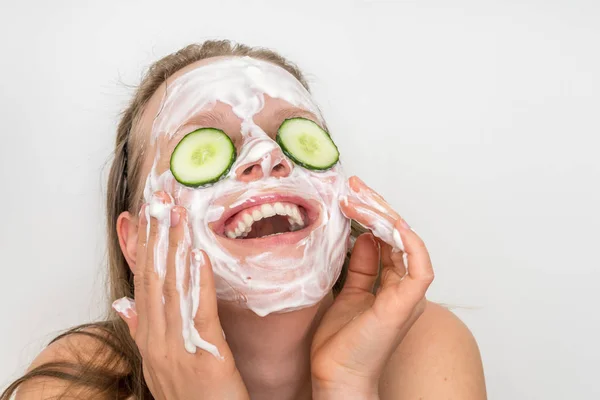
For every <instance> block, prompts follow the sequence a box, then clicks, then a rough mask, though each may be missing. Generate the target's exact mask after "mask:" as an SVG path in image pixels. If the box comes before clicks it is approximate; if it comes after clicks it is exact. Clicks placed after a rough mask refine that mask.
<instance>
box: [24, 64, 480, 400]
mask: <svg viewBox="0 0 600 400" xmlns="http://www.w3.org/2000/svg"><path fill="white" fill-rule="evenodd" d="M212 61H214V59H209V60H203V61H200V62H197V63H195V64H192V65H190V66H188V67H186V68H184V69H183V70H181V71H178V72H177V73H176V74H175V75H174V76H173V77H172V78H170V79H169V80H173V79H174V78H176V77H177V76H179V75H181V74H183V73H185V72H187V71H189V70H190V69H192V68H197V67H199V66H201V65H204V64H206V63H209V62H212ZM164 89H165V88H164V86H163V87H162V88H161V89H159V90H158V91H157V93H155V95H154V96H153V97H152V99H151V100H150V102H149V104H148V105H147V107H146V109H145V111H144V114H143V116H142V119H141V121H140V122H139V125H138V127H137V131H138V134H142V135H149V132H150V128H151V124H152V120H153V118H154V116H155V115H156V113H157V112H158V109H159V106H160V99H161V95H162V93H163V91H164ZM225 111H226V110H225ZM293 111H294V110H290V105H289V104H287V103H286V102H285V101H282V100H278V99H267V101H266V102H265V107H264V108H263V110H261V111H260V113H259V114H257V115H256V116H255V122H256V123H257V124H259V125H260V126H261V127H262V128H263V129H264V130H265V132H267V133H269V134H271V132H272V133H273V136H274V134H275V133H276V130H277V127H278V126H279V124H280V123H281V121H278V120H277V118H275V116H280V115H284V114H286V113H288V114H289V113H290V112H293ZM296 112H297V110H296ZM224 116H225V118H224V119H223V121H222V122H221V124H223V125H222V126H216V127H218V128H220V129H223V130H224V131H225V132H236V131H237V132H239V119H237V117H235V115H233V114H232V113H227V112H224ZM289 116H291V115H286V116H284V117H283V118H281V120H283V119H284V118H285V117H289ZM300 116H306V115H300ZM236 129H237V130H236ZM175 144H176V143H175ZM158 145H159V146H167V148H168V146H172V145H173V144H171V145H170V144H168V143H159V144H158ZM171 150H172V148H171ZM154 152H155V149H148V151H147V154H146V157H145V159H144V164H143V166H142V168H143V171H142V176H146V175H147V174H148V172H149V171H150V167H151V163H152V159H153V156H154ZM161 154H163V155H164V159H161V160H162V161H161V163H160V165H164V168H168V157H169V156H170V151H169V152H168V153H167V152H165V151H162V149H161ZM248 167H250V168H249V171H250V173H249V174H244V173H243V171H241V172H242V173H241V174H240V175H239V179H260V176H255V175H252V174H253V171H256V173H258V169H255V168H252V166H248ZM275 167H277V166H274V169H273V171H274V173H278V174H282V175H281V176H284V175H283V174H285V173H286V172H285V168H280V167H277V168H278V169H275ZM349 183H350V185H351V186H353V187H354V188H363V189H364V190H366V191H367V193H368V194H369V196H370V198H371V199H372V200H374V201H377V202H379V204H381V205H382V206H383V207H384V209H385V210H387V212H386V213H381V212H380V211H377V210H374V211H375V212H377V213H379V214H380V216H381V217H384V218H389V219H390V221H391V222H393V224H394V226H395V228H396V229H397V230H398V232H399V233H400V236H401V238H402V241H403V243H404V245H405V251H406V253H407V255H408V264H409V266H410V269H409V270H408V274H407V271H406V268H405V265H404V262H403V260H402V256H401V253H393V252H392V250H391V247H390V246H389V245H388V244H386V243H383V242H381V241H379V240H376V239H375V238H374V237H373V236H372V235H371V234H365V235H362V236H361V237H360V238H359V239H358V240H357V242H356V245H355V247H354V251H353V256H352V260H351V263H350V269H349V273H348V278H347V281H346V284H345V286H344V289H343V290H342V292H341V294H340V295H339V296H338V297H337V298H336V300H335V301H334V300H333V296H332V295H331V294H330V295H328V296H326V297H325V298H324V299H323V300H322V301H321V302H320V303H319V304H317V305H315V306H312V307H307V308H304V309H301V310H297V311H293V312H289V313H280V314H270V315H268V316H267V317H263V318H261V317H258V316H257V315H255V314H254V313H253V312H251V311H249V310H247V309H243V308H241V307H239V306H237V305H236V304H233V303H226V302H220V301H217V299H216V296H215V292H214V285H213V277H212V270H211V268H210V261H209V260H210V254H203V256H204V257H203V259H204V260H205V262H203V263H196V265H193V267H194V268H200V274H201V282H202V283H201V285H202V287H201V296H202V297H201V300H200V307H199V310H198V314H197V315H196V318H195V325H196V328H197V329H198V331H199V333H200V335H201V336H202V337H203V338H204V339H206V340H207V341H209V342H211V343H213V344H215V345H216V346H217V348H218V349H219V352H220V353H221V354H222V355H223V356H224V360H223V361H221V360H217V359H216V358H214V357H212V356H211V355H210V354H208V353H205V352H203V351H201V350H199V351H197V353H196V354H189V353H187V352H185V350H184V349H183V344H182V338H181V334H180V332H181V318H180V316H179V315H180V314H179V311H178V296H177V295H176V292H175V288H174V283H173V279H169V278H170V277H172V276H173V274H174V273H173V270H174V265H173V262H168V263H167V277H166V278H165V281H164V282H161V281H160V279H158V277H157V276H156V274H155V273H154V269H153V267H152V265H153V264H152V254H153V252H152V251H148V249H152V248H153V243H152V241H153V240H155V232H156V230H157V222H156V220H155V219H154V218H151V220H150V221H146V220H145V218H143V217H142V218H138V216H137V215H131V214H130V213H127V212H125V213H123V214H122V215H121V216H120V217H119V220H118V234H119V237H120V244H121V248H122V251H123V254H124V255H125V258H126V259H127V262H128V263H129V266H130V268H131V269H132V271H133V272H134V274H135V284H136V298H135V301H136V308H137V313H130V314H129V315H128V316H125V315H121V316H122V318H123V319H124V320H125V321H126V322H127V324H128V326H129V328H130V332H131V334H132V337H134V339H135V341H136V343H137V344H138V347H139V348H140V352H141V353H142V356H143V359H144V362H143V366H144V376H145V377H146V380H147V381H148V384H149V387H150V389H151V390H152V392H153V394H154V395H155V397H156V398H158V399H167V398H168V399H184V398H185V399H187V398H195V397H197V396H198V393H202V394H203V395H202V398H219V399H222V398H232V399H234V398H235V399H246V398H252V399H272V398H278V399H309V398H315V399H339V398H344V399H353V398H357V399H379V398H381V399H399V398H402V399H404V398H407V399H409V398H410V399H411V398H422V399H428V398H431V399H441V398H456V399H484V398H486V394H485V384H484V379H483V370H482V365H481V359H480V355H479V351H478V349H477V345H476V343H475V340H474V339H473V337H472V335H471V333H470V332H469V331H468V329H467V328H466V327H465V326H464V324H462V323H461V322H460V321H459V320H458V319H457V318H456V317H455V316H454V315H453V314H452V313H450V312H449V311H448V310H446V309H444V308H442V307H440V306H438V305H436V304H433V303H430V302H427V300H426V299H425V293H426V290H427V288H428V287H429V284H430V283H431V281H432V280H433V269H432V267H431V261H430V259H429V255H428V252H427V249H426V247H425V245H424V244H423V242H422V240H421V239H420V238H419V237H418V236H417V235H416V234H415V233H414V232H413V231H412V230H411V229H410V228H409V227H408V224H407V223H406V222H405V221H404V220H403V219H402V218H400V216H399V215H398V214H397V213H396V212H395V211H394V210H393V209H392V208H391V207H390V206H389V205H388V204H387V203H386V202H385V201H384V200H383V199H382V198H381V197H380V196H379V195H377V194H376V193H374V192H372V191H371V190H370V189H369V188H368V187H367V186H366V185H365V184H364V183H363V182H362V181H360V180H359V179H357V178H351V180H350V182H349ZM158 195H159V196H160V195H161V194H160V193H159V194H158ZM340 207H341V208H342V210H343V212H344V213H345V214H346V215H347V216H348V217H350V218H353V219H356V220H358V221H359V222H361V223H362V224H363V225H365V226H367V227H368V226H370V224H371V223H372V221H369V219H368V218H366V217H365V214H364V213H361V208H365V207H368V205H366V204H360V203H357V202H348V204H344V203H341V204H340ZM173 213H174V214H173V218H172V219H173V220H174V221H176V223H174V224H172V227H171V232H170V240H171V244H172V246H171V248H172V249H175V248H176V240H177V238H178V237H180V236H181V234H182V226H183V224H184V223H186V221H187V215H186V212H185V209H183V208H181V207H175V209H174V210H173ZM148 223H149V224H150V232H151V235H150V237H149V239H148V240H149V241H150V242H151V243H146V242H145V241H146V235H145V234H139V233H140V232H142V233H145V232H146V224H148ZM173 241H175V242H173ZM189 251H191V249H189ZM236 251H242V252H243V251H244V249H243V247H242V248H237V249H236ZM380 259H381V261H382V263H383V269H382V271H381V277H382V278H381V285H380V287H379V289H378V291H377V294H376V295H373V294H372V289H373V286H374V284H375V280H376V277H377V275H378V272H379V271H378V265H379V260H380ZM162 295H164V297H165V303H164V304H163V303H162V301H161V297H162ZM221 329H222V330H223V331H224V332H225V334H226V338H227V340H225V339H224V338H223V336H222V334H221ZM71 340H72V339H69V338H65V339H64V340H63V341H60V342H58V343H55V344H53V345H52V346H50V347H48V348H47V349H46V350H45V351H44V352H43V353H42V354H41V355H40V356H39V357H38V359H36V361H35V362H34V364H33V366H35V365H39V363H42V362H44V361H48V360H53V361H56V360H57V359H68V357H69V356H68V352H66V351H65V349H66V346H68V345H73V343H70V341H71ZM78 340H79V342H77V343H75V344H74V345H75V346H76V347H78V348H85V347H88V346H91V343H87V342H86V341H85V340H82V339H81V338H80V339H78ZM234 360H235V362H234ZM44 383H45V385H44V386H43V387H44V388H45V389H43V390H45V392H43V390H42V389H41V388H42V386H40V383H39V382H38V383H37V385H38V386H35V384H29V385H26V386H27V388H26V389H25V390H22V391H21V392H23V393H29V395H30V396H32V397H27V396H28V394H22V395H20V396H22V397H19V398H23V399H30V398H47V397H46V396H47V395H48V396H49V395H50V394H51V393H52V392H53V391H54V393H58V392H56V391H58V390H60V387H61V386H60V384H58V383H56V382H54V383H52V382H44ZM42 393H45V394H44V395H42ZM35 396H38V397H35Z"/></svg>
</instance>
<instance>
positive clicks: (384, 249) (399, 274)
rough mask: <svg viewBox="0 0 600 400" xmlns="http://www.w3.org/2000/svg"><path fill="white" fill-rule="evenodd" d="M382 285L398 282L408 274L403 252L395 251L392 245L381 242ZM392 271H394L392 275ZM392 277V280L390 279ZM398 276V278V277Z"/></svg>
mask: <svg viewBox="0 0 600 400" xmlns="http://www.w3.org/2000/svg"><path fill="white" fill-rule="evenodd" d="M380 246H381V266H382V268H381V285H380V288H382V287H384V286H386V285H389V284H393V283H398V282H399V281H400V280H401V279H402V278H403V277H404V275H405V274H406V266H405V264H404V260H403V257H402V254H404V253H403V252H394V251H392V247H391V246H390V245H389V244H387V243H385V242H381V243H380ZM390 273H393V274H391V275H390ZM390 278H392V281H390ZM396 278H397V279H396Z"/></svg>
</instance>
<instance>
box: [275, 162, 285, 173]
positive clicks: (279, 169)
mask: <svg viewBox="0 0 600 400" xmlns="http://www.w3.org/2000/svg"><path fill="white" fill-rule="evenodd" d="M284 170H285V165H283V164H281V163H279V164H277V165H276V166H274V167H273V172H282V171H284Z"/></svg>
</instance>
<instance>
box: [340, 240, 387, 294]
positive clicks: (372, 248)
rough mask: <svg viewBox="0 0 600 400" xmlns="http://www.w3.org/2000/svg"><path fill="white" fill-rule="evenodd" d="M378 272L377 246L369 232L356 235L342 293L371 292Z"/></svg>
mask: <svg viewBox="0 0 600 400" xmlns="http://www.w3.org/2000/svg"><path fill="white" fill-rule="evenodd" d="M378 272H379V246H378V245H377V243H376V242H375V238H374V237H373V235H372V234H370V233H364V234H362V235H360V236H359V237H358V239H357V240H356V243H355V244H354V248H353V249H352V256H351V257H350V264H349V267H348V275H347V276H346V282H345V283H344V287H343V288H342V293H344V292H350V291H356V290H358V291H365V292H369V293H371V292H372V291H373V285H374V284H375V280H376V279H377V275H378Z"/></svg>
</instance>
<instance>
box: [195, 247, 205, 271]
mask: <svg viewBox="0 0 600 400" xmlns="http://www.w3.org/2000/svg"><path fill="white" fill-rule="evenodd" d="M192 260H194V263H195V264H196V265H197V266H198V267H202V266H203V265H204V255H203V254H202V252H201V251H200V250H198V249H194V250H192Z"/></svg>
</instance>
